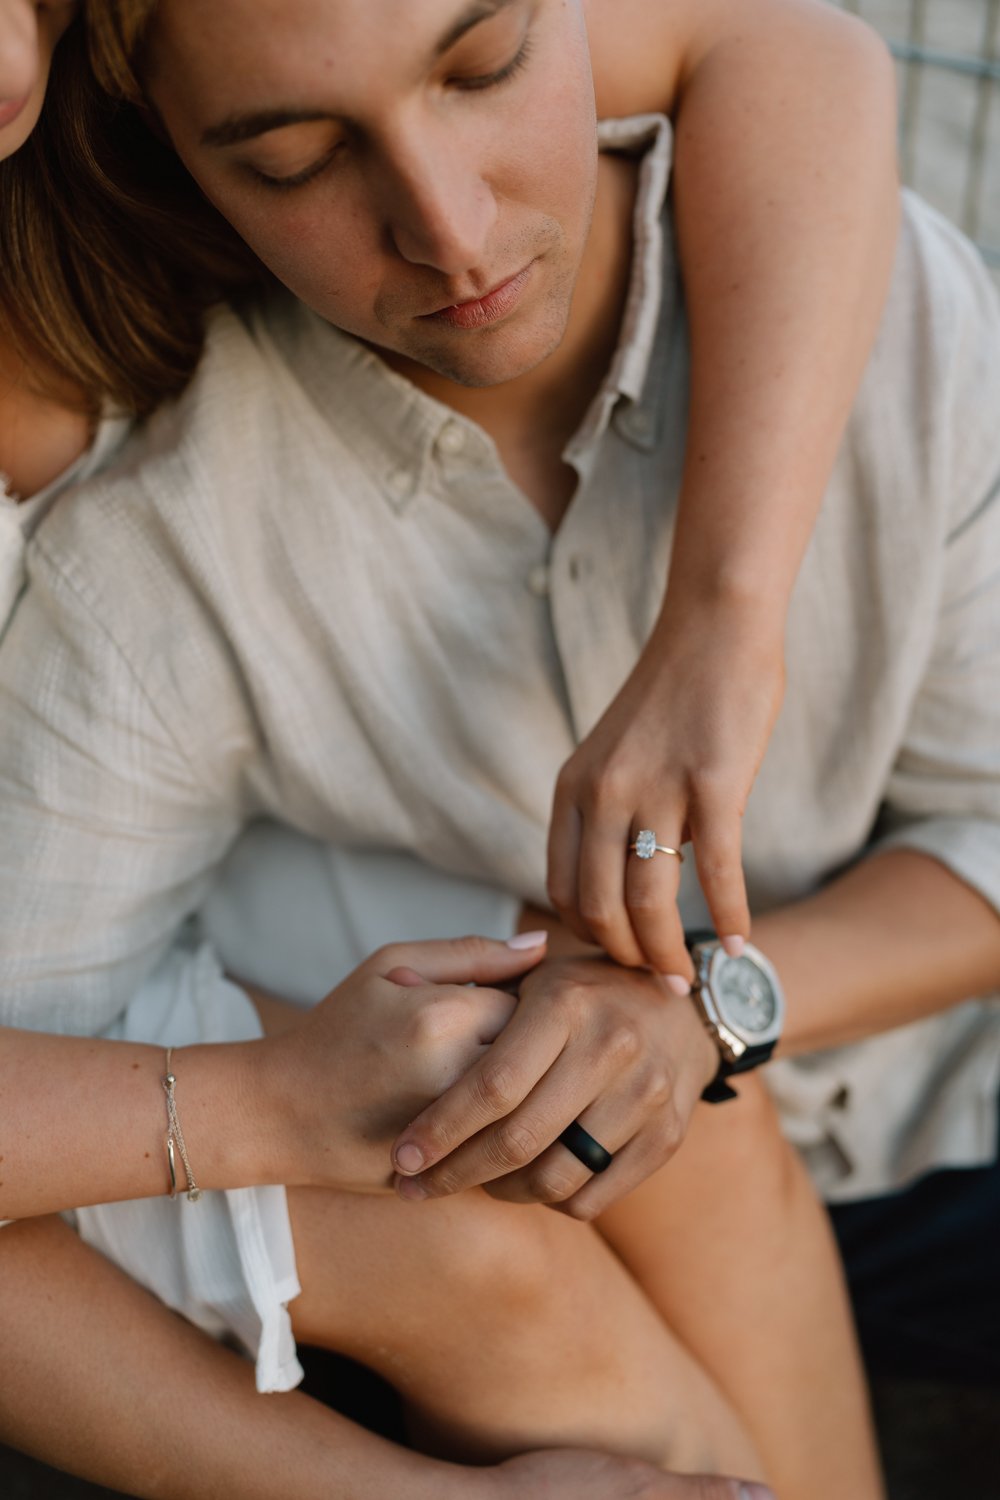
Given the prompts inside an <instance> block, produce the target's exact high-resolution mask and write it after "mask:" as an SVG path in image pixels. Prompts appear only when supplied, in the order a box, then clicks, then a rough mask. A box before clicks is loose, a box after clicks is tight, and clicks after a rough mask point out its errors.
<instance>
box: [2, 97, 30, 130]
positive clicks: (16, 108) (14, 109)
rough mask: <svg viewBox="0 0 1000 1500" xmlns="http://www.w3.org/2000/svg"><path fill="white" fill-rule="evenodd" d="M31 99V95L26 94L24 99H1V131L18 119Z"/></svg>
mask: <svg viewBox="0 0 1000 1500" xmlns="http://www.w3.org/2000/svg"><path fill="white" fill-rule="evenodd" d="M30 98H31V95H30V94H25V96H24V98H23V99H0V130H2V129H3V127H4V126H5V125H9V124H11V122H12V121H13V120H16V119H17V117H18V115H19V114H20V113H21V111H22V109H23V108H24V106H25V105H26V104H27V102H28V100H29V99H30Z"/></svg>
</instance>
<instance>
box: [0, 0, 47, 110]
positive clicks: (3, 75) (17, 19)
mask: <svg viewBox="0 0 1000 1500" xmlns="http://www.w3.org/2000/svg"><path fill="white" fill-rule="evenodd" d="M37 76H38V25H37V22H36V19H35V7H34V6H33V5H32V4H30V3H29V0H0V104H13V103H14V102H15V101H16V100H19V99H23V98H24V97H25V95H26V94H30V93H31V90H32V89H33V88H34V86H35V79H36V78H37Z"/></svg>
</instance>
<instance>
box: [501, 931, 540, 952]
mask: <svg viewBox="0 0 1000 1500" xmlns="http://www.w3.org/2000/svg"><path fill="white" fill-rule="evenodd" d="M548 936H549V935H548V933H547V932H515V934H514V936H513V937H509V938H508V939H507V947H508V948H517V949H521V948H540V947H541V946H542V944H543V943H544V942H547V941H548Z"/></svg>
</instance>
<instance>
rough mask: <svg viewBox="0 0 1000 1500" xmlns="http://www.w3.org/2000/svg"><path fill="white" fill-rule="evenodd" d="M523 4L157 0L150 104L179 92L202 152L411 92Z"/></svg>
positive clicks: (485, 0)
mask: <svg viewBox="0 0 1000 1500" xmlns="http://www.w3.org/2000/svg"><path fill="white" fill-rule="evenodd" d="M526 4H527V0H212V4H211V5H210V6H207V7H206V6H205V5H204V3H203V0H161V3H160V6H159V9H158V17H157V21H156V25H155V29H154V32H153V34H152V36H151V47H150V52H149V69H148V82H149V84H150V87H151V92H152V94H153V96H154V99H157V100H163V102H166V101H165V100H164V91H166V93H167V95H168V96H169V94H174V95H175V98H176V96H177V95H178V94H179V95H180V97H181V102H182V103H183V105H184V111H185V116H186V126H187V129H186V130H185V133H187V131H188V130H191V131H192V132H193V134H194V136H195V138H200V143H201V144H202V145H203V146H222V145H233V144H236V143H237V142H239V141H243V140H248V139H250V138H252V137H253V136H255V135H259V134H261V133H263V132H264V131H267V130H273V129H276V128H280V127H281V126H282V125H286V124H293V123H296V122H298V121H302V120H310V119H317V118H329V117H330V116H331V115H342V116H344V117H345V118H349V117H350V116H351V114H352V109H353V108H355V107H357V106H358V105H359V104H360V103H362V102H367V101H369V100H370V99H371V98H372V96H373V95H374V94H377V93H378V92H379V91H380V90H381V89H382V88H383V87H384V88H385V89H386V90H387V91H388V90H390V89H396V88H405V87H406V86H407V85H408V84H410V83H412V84H418V83H419V82H420V81H421V80H422V78H423V77H424V76H425V75H426V74H427V72H428V70H429V69H430V68H432V67H433V66H434V65H435V63H436V62H437V61H438V59H439V58H440V57H441V56H442V55H444V54H446V53H447V52H448V50H449V49H450V48H451V47H454V46H455V45H456V44H457V43H459V42H460V41H461V39H462V37H464V36H465V35H466V34H467V33H470V32H473V31H474V30H475V28H476V27H477V26H478V25H480V24H482V23H485V22H488V21H489V20H490V19H491V18H492V17H495V16H498V15H500V14H502V13H503V12H507V11H515V10H517V9H523V8H525V7H526Z"/></svg>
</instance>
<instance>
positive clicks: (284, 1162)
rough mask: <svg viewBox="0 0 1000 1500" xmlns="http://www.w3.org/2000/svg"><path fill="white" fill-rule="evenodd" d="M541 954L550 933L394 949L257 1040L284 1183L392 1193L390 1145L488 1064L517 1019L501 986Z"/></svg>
mask: <svg viewBox="0 0 1000 1500" xmlns="http://www.w3.org/2000/svg"><path fill="white" fill-rule="evenodd" d="M544 953H545V934H544V933H527V934H521V935H520V936H519V937H516V938H513V939H511V942H510V943H502V942H495V941H492V940H490V939H487V938H478V937H472V938H460V939H457V940H455V941H451V942H425V943H399V944H393V945H391V946H389V947H386V948H381V949H379V951H378V952H377V953H374V954H373V955H372V956H371V958H369V959H367V960H366V961H365V962H364V963H363V964H361V965H360V967H359V968H357V969H355V971H354V972H353V974H351V975H349V976H348V978H347V979H345V980H344V981H343V983H342V984H339V985H338V986H337V988H336V989H335V990H333V991H332V993H331V994H329V995H328V996H327V997H326V999H325V1000H323V1001H322V1002H321V1004H319V1005H318V1006H317V1007H316V1008H315V1009H314V1010H312V1011H310V1012H308V1013H307V1015H306V1016H305V1018H304V1019H303V1021H302V1022H301V1024H299V1025H296V1026H295V1027H293V1028H292V1029H290V1030H288V1031H285V1032H283V1033H282V1034H281V1035H280V1036H276V1037H272V1038H269V1039H268V1040H267V1041H266V1042H264V1043H263V1044H261V1045H262V1047H263V1048H264V1049H266V1062H265V1063H264V1068H265V1076H266V1079H267V1083H266V1085H265V1087H266V1089H267V1097H268V1099H269V1100H270V1102H271V1106H272V1108H271V1114H272V1115H273V1117H274V1119H275V1131H276V1133H277V1135H278V1137H279V1142H278V1145H277V1148H276V1156H277V1163H276V1165H277V1168H278V1169H279V1170H280V1171H281V1173H282V1175H281V1180H282V1181H284V1182H287V1183H289V1184H290V1185H291V1184H295V1185H309V1186H325V1187H336V1188H342V1189H346V1190H348V1191H352V1192H379V1191H386V1190H388V1189H389V1188H390V1187H391V1185H392V1177H393V1172H392V1162H391V1160H390V1147H391V1145H392V1141H393V1138H394V1137H395V1136H396V1135H397V1134H398V1132H399V1130H400V1129H401V1128H402V1126H404V1125H405V1124H406V1122H407V1121H408V1120H410V1119H412V1118H413V1116H414V1114H416V1113H418V1112H419V1111H420V1110H422V1109H423V1108H425V1106H426V1105H427V1104H428V1103H430V1102H431V1101H432V1100H434V1099H437V1098H438V1097H439V1095H441V1094H443V1093H445V1092H446V1091H447V1090H448V1089H449V1088H451V1087H452V1085H453V1084H454V1083H455V1082H456V1080H457V1079H459V1078H460V1077H461V1076H462V1075H463V1074H464V1073H466V1072H467V1071H468V1069H469V1068H470V1067H472V1066H474V1065H475V1064H476V1063H477V1062H479V1061H481V1059H482V1058H483V1057H484V1056H485V1054H486V1052H487V1051H488V1050H489V1047H490V1044H491V1043H492V1042H493V1041H494V1040H495V1038H496V1037H497V1036H498V1035H499V1034H500V1032H501V1031H502V1030H503V1029H504V1027H505V1026H506V1025H507V1022H508V1021H509V1020H510V1018H511V1015H512V1013H513V1011H514V1009H515V1006H516V1004H517V1002H516V1000H515V998H514V997H513V996H512V995H511V994H510V993H508V992H507V991H505V990H502V989H498V988H493V986H498V985H507V984H510V983H511V981H513V980H516V979H517V978H518V977H520V976H521V975H523V974H524V972H525V970H526V969H528V968H530V967H531V966H532V965H533V964H535V963H537V962H538V960H539V959H540V958H541V957H542V956H543V955H544Z"/></svg>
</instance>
